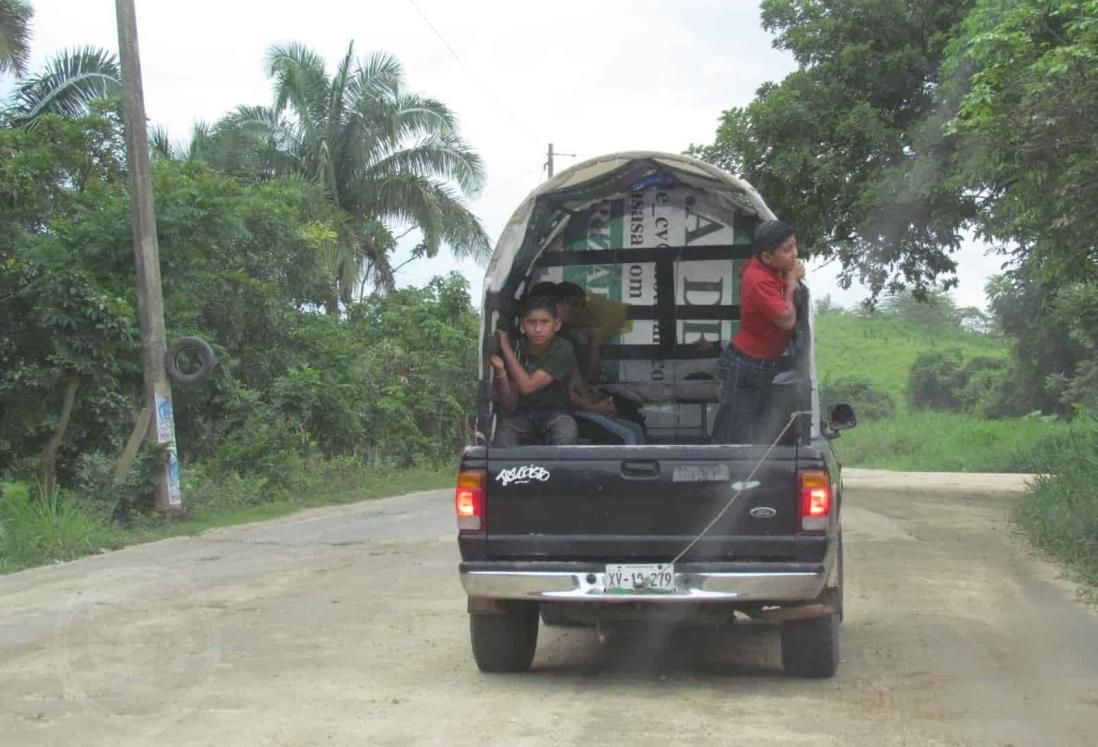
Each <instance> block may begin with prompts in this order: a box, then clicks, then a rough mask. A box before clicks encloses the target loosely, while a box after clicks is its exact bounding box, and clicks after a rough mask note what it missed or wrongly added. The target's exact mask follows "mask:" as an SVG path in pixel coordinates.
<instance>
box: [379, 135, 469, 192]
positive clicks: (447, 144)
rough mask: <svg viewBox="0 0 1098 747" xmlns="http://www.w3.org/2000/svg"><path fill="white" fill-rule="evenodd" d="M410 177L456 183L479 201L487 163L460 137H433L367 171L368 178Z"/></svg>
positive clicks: (393, 155) (395, 154) (387, 158)
mask: <svg viewBox="0 0 1098 747" xmlns="http://www.w3.org/2000/svg"><path fill="white" fill-rule="evenodd" d="M399 173H410V174H419V175H421V176H429V177H436V178H440V179H446V180H452V181H455V182H457V183H458V185H459V186H460V187H461V189H462V191H463V192H464V193H465V194H466V195H468V196H470V197H475V196H476V195H477V194H478V193H479V192H480V190H481V188H482V187H483V186H484V163H483V161H482V160H481V158H480V156H479V155H477V153H476V152H475V151H474V150H473V149H472V148H470V147H469V145H468V144H466V143H465V141H463V140H462V139H461V138H460V137H458V136H457V135H453V134H450V135H441V136H432V137H429V138H427V139H426V140H423V141H421V142H418V143H415V144H414V145H412V146H411V147H409V148H400V149H398V150H395V151H393V152H390V153H386V154H384V155H383V156H382V157H381V158H380V159H379V160H378V161H377V162H375V163H373V164H371V165H370V167H369V169H368V170H367V171H366V175H367V177H368V178H384V177H386V176H391V175H393V174H399Z"/></svg>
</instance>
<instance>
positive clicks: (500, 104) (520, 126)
mask: <svg viewBox="0 0 1098 747" xmlns="http://www.w3.org/2000/svg"><path fill="white" fill-rule="evenodd" d="M408 4H409V5H411V6H412V8H414V9H415V11H416V13H418V14H419V17H420V18H422V19H423V22H424V23H426V24H427V26H428V28H430V29H431V31H433V32H434V34H435V36H437V37H438V39H439V41H441V42H442V44H443V46H445V47H446V49H448V50H449V51H450V54H451V55H453V56H454V59H455V60H457V61H458V63H459V64H460V65H461V66H462V67H463V68H465V72H466V73H467V74H468V76H469V77H470V78H471V79H472V80H473V82H474V83H476V84H477V86H478V87H479V88H480V90H482V91H484V93H485V94H486V95H487V96H488V98H490V99H491V100H492V103H494V104H495V105H496V106H497V107H498V108H499V110H500V111H501V112H503V113H504V115H506V116H507V118H508V119H510V120H511V123H512V124H513V125H515V127H517V128H518V129H519V131H520V132H521V133H522V134H523V135H524V136H526V137H527V138H529V139H530V140H531V141H532V142H535V143H538V144H539V145H540V144H541V140H542V139H541V138H539V137H537V136H536V135H534V133H533V132H532V131H531V130H530V128H529V127H527V126H526V125H524V124H523V123H522V122H521V121H520V120H519V119H518V117H516V116H515V115H514V114H512V113H511V111H510V109H508V108H507V107H506V106H505V105H504V103H503V101H502V100H501V99H500V98H499V97H498V96H496V95H495V94H494V93H492V91H491V90H490V89H489V88H488V86H486V85H484V83H482V82H481V80H480V78H479V77H477V75H476V74H475V73H474V72H473V70H472V68H471V67H469V65H467V64H466V63H465V60H463V59H461V55H459V54H458V53H457V50H455V49H454V48H453V46H451V44H450V42H448V41H446V37H445V36H443V35H442V32H441V31H439V30H438V28H437V27H436V26H435V24H433V23H431V19H430V18H428V17H427V14H426V13H424V12H423V9H422V8H420V7H419V5H417V4H416V1H415V0H408Z"/></svg>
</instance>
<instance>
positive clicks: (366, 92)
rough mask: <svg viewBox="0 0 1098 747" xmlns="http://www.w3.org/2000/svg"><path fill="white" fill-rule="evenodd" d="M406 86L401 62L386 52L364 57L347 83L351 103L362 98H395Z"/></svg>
mask: <svg viewBox="0 0 1098 747" xmlns="http://www.w3.org/2000/svg"><path fill="white" fill-rule="evenodd" d="M403 84H404V67H403V66H402V65H401V64H400V60H398V59H397V58H396V57H394V56H393V55H391V54H388V53H386V52H374V53H373V54H371V55H369V56H367V57H364V58H363V59H362V61H361V62H360V63H359V65H358V69H357V70H355V73H354V75H352V76H351V79H350V80H349V81H348V82H347V97H348V99H349V100H351V101H358V100H360V99H362V98H377V97H381V96H385V95H388V96H389V97H390V98H392V97H395V96H396V95H397V93H398V92H399V91H400V89H401V86H403Z"/></svg>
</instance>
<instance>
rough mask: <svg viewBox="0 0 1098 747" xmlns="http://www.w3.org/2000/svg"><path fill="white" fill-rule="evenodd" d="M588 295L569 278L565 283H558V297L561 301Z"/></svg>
mask: <svg viewBox="0 0 1098 747" xmlns="http://www.w3.org/2000/svg"><path fill="white" fill-rule="evenodd" d="M586 296H587V294H586V293H584V292H583V288H581V287H579V286H578V285H576V284H575V283H570V282H568V281H567V280H565V281H564V282H563V283H557V298H558V299H559V300H561V301H564V300H565V299H568V298H585V297H586Z"/></svg>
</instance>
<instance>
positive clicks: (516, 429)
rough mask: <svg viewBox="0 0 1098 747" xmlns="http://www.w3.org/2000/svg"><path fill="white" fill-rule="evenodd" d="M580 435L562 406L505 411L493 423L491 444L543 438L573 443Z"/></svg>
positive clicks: (510, 444) (517, 443) (519, 443)
mask: <svg viewBox="0 0 1098 747" xmlns="http://www.w3.org/2000/svg"><path fill="white" fill-rule="evenodd" d="M578 438H579V433H578V431H577V429H576V421H575V419H574V418H573V417H572V416H571V415H569V414H568V413H566V412H562V411H561V410H541V411H538V412H517V413H512V414H510V415H505V416H503V417H501V418H500V419H499V421H498V422H497V423H496V436H495V438H494V439H492V445H493V446H504V447H508V446H520V445H521V444H523V443H524V442H525V443H529V442H531V441H535V442H537V441H544V442H545V443H547V444H551V445H553V446H564V445H566V444H574V443H575V442H576V440H577V439H578Z"/></svg>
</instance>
